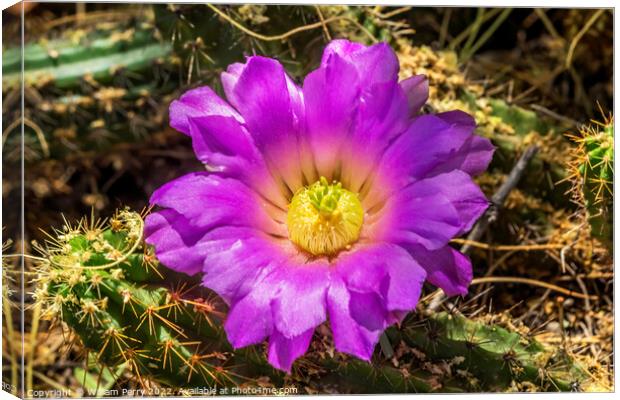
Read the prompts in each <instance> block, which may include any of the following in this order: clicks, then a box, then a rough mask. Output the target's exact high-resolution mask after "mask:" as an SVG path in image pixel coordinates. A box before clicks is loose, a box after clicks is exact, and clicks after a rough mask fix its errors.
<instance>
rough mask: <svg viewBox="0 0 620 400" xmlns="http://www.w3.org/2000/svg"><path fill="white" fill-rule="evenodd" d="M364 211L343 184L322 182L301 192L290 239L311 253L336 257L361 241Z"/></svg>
mask: <svg viewBox="0 0 620 400" xmlns="http://www.w3.org/2000/svg"><path fill="white" fill-rule="evenodd" d="M363 221H364V209H363V208H362V204H361V203H360V201H359V199H358V198H357V195H356V194H355V193H351V192H349V191H348V190H346V189H343V188H342V185H341V184H340V183H339V182H333V183H332V184H329V183H328V182H327V179H325V178H324V177H321V179H320V180H319V181H318V182H315V183H313V184H312V185H310V186H307V187H305V188H303V189H301V190H300V191H298V192H297V193H296V194H295V196H293V200H292V201H291V204H290V205H289V210H288V214H287V218H286V222H287V226H288V234H289V239H290V240H291V241H292V242H293V243H295V244H297V245H298V246H299V247H301V248H302V249H304V250H306V251H307V252H309V253H311V254H313V255H316V256H321V255H328V256H329V255H334V254H336V253H337V252H339V251H340V250H343V249H345V248H347V246H349V245H351V244H352V243H354V242H355V241H357V239H358V238H359V235H360V231H361V229H362V222H363Z"/></svg>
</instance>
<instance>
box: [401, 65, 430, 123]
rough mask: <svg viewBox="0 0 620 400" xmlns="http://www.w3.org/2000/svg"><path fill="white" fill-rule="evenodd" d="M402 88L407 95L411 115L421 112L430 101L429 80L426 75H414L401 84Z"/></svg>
mask: <svg viewBox="0 0 620 400" xmlns="http://www.w3.org/2000/svg"><path fill="white" fill-rule="evenodd" d="M400 87H401V88H402V89H403V91H404V92H405V93H406V94H407V100H408V102H409V115H415V114H417V113H418V112H420V109H421V108H422V106H423V105H424V104H425V103H426V101H427V100H428V79H427V78H426V75H414V76H412V77H409V78H407V79H404V80H402V81H401V82H400Z"/></svg>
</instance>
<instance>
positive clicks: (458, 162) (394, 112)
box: [145, 40, 494, 371]
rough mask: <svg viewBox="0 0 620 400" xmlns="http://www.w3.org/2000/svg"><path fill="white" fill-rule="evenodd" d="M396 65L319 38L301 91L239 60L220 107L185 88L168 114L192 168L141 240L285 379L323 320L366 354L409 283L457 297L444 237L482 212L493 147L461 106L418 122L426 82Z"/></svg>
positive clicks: (266, 61)
mask: <svg viewBox="0 0 620 400" xmlns="http://www.w3.org/2000/svg"><path fill="white" fill-rule="evenodd" d="M398 70H399V64H398V59H397V58H396V55H395V53H394V51H393V50H392V49H391V48H390V47H389V46H388V45H387V44H385V43H380V44H376V45H373V46H364V45H361V44H358V43H352V42H349V41H346V40H335V41H332V42H331V43H329V45H328V46H327V47H326V49H325V51H324V53H323V57H322V60H321V64H320V66H319V67H318V68H317V69H316V70H314V71H312V72H311V73H310V74H309V75H308V76H307V77H306V78H305V80H304V82H303V85H302V86H301V87H300V86H298V85H297V84H296V83H295V82H294V81H293V80H292V79H291V78H290V77H289V76H288V75H287V74H286V72H285V70H284V68H283V67H282V65H281V64H280V63H279V62H278V61H276V60H274V59H270V58H265V57H259V56H254V57H249V58H248V59H247V60H246V62H245V64H241V63H237V64H232V65H230V66H229V67H228V69H227V71H226V72H224V73H222V77H221V78H222V84H223V87H224V92H225V94H226V98H227V101H225V100H223V99H222V98H220V97H218V95H216V94H215V93H214V92H213V90H211V89H210V88H209V87H200V88H197V89H193V90H190V91H188V92H187V93H185V94H184V95H183V96H181V98H180V99H178V100H176V101H174V102H172V104H171V105H170V123H171V125H172V127H174V128H175V129H177V130H179V131H181V132H183V133H184V134H186V135H189V136H190V137H191V139H192V145H193V148H194V151H195V153H196V156H197V157H198V158H199V159H200V161H202V162H203V163H204V164H205V165H206V166H208V171H201V172H195V173H190V174H188V175H185V176H182V177H180V178H178V179H176V180H173V181H171V182H169V183H167V184H165V185H164V186H162V187H161V188H159V189H158V190H157V191H156V192H155V193H154V194H153V196H152V197H151V203H152V204H154V205H157V206H159V207H160V208H159V209H158V211H156V212H154V213H152V214H150V215H149V216H148V217H147V220H146V227H145V232H146V237H147V242H148V243H150V244H152V245H153V246H154V247H155V251H156V254H157V257H158V258H159V260H160V261H161V262H162V263H163V264H164V265H166V266H168V267H169V268H171V269H174V270H176V271H180V272H184V273H187V274H189V275H194V274H201V276H202V277H203V278H202V279H203V280H202V282H203V284H204V285H205V286H206V287H208V288H210V289H212V290H214V291H215V292H217V293H218V294H219V295H220V296H221V297H222V298H223V299H224V300H225V301H226V302H227V303H228V304H229V305H230V311H229V314H228V316H227V319H226V324H225V329H226V333H227V336H228V339H229V341H230V342H231V343H232V345H233V346H234V347H235V348H239V347H244V346H248V345H251V344H255V343H259V342H261V341H263V340H265V339H266V338H268V339H269V355H268V359H269V362H270V363H271V364H272V365H273V366H274V367H276V368H279V369H282V370H285V371H290V369H291V366H292V363H293V362H294V360H295V359H296V358H298V357H300V356H301V355H303V354H304V353H305V352H306V350H307V349H308V346H309V344H310V341H311V338H312V335H313V332H314V330H315V328H316V327H317V325H319V324H321V323H323V322H325V321H327V320H328V321H329V324H330V327H331V330H332V332H333V338H334V344H335V347H336V349H337V350H339V351H342V352H345V353H349V354H352V355H354V356H357V357H359V358H361V359H364V360H369V359H370V358H371V356H372V354H373V350H374V347H375V344H376V343H377V341H378V339H379V336H380V335H381V333H382V332H383V331H384V330H385V329H386V328H387V327H388V326H389V325H391V324H394V323H397V322H399V321H401V320H402V318H404V316H405V315H406V314H407V312H409V311H411V310H413V309H414V308H415V306H416V303H417V302H418V299H419V296H420V292H421V290H422V285H423V283H424V281H425V280H428V281H429V282H430V283H432V284H433V285H436V286H438V287H440V288H442V289H443V290H444V291H445V292H446V293H447V294H448V295H457V294H465V293H467V287H468V285H469V283H470V281H471V279H472V268H471V264H470V261H469V260H468V258H467V257H466V256H464V255H463V254H461V253H459V252H458V251H456V250H454V249H453V248H452V247H450V246H449V241H450V240H451V239H452V238H453V237H455V236H456V235H460V234H462V233H464V232H466V231H467V230H469V229H470V228H471V227H472V225H473V224H474V222H475V221H476V219H477V218H478V217H479V216H480V215H481V214H482V213H483V212H484V211H485V209H486V208H487V204H488V202H487V200H486V198H485V196H484V195H483V193H482V192H481V190H480V189H479V187H478V186H477V185H476V184H475V183H474V181H473V180H472V176H474V175H476V174H479V173H481V172H483V171H484V170H485V169H486V168H487V165H488V163H489V162H490V160H491V157H492V154H493V149H494V148H493V146H492V145H491V143H490V142H489V141H488V140H486V139H484V138H481V137H479V136H476V135H475V134H474V129H475V122H474V120H473V119H472V117H471V116H469V115H468V114H466V113H464V112H461V111H451V112H446V113H442V114H434V115H420V114H419V111H420V108H421V106H422V105H423V104H424V103H425V101H426V99H427V97H428V83H427V81H426V79H425V77H424V76H413V77H410V78H408V79H405V80H402V81H400V82H399V80H398Z"/></svg>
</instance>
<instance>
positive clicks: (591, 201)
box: [568, 115, 614, 247]
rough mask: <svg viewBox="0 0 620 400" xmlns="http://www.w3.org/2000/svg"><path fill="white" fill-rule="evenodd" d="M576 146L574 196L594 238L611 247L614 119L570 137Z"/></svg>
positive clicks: (583, 129)
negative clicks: (584, 212) (583, 212)
mask: <svg viewBox="0 0 620 400" xmlns="http://www.w3.org/2000/svg"><path fill="white" fill-rule="evenodd" d="M570 137H571V138H572V139H573V140H574V141H575V142H576V143H577V147H576V148H575V149H574V151H573V158H572V160H571V162H570V163H569V166H568V167H569V171H570V172H571V176H570V177H571V180H572V182H573V188H572V194H573V198H574V199H575V200H576V202H577V203H578V204H579V205H581V206H582V207H583V208H584V209H585V211H586V214H587V219H588V222H589V224H590V228H591V233H592V236H593V237H595V238H597V239H599V240H600V241H601V242H602V243H603V244H605V245H606V246H608V247H611V245H612V231H613V179H614V171H613V165H614V120H613V116H611V115H609V116H608V117H605V118H604V121H603V122H597V121H594V122H593V123H592V124H591V125H589V126H585V127H583V128H582V129H581V131H580V134H579V135H577V136H572V135H571V136H570Z"/></svg>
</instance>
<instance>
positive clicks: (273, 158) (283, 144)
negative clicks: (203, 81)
mask: <svg viewBox="0 0 620 400" xmlns="http://www.w3.org/2000/svg"><path fill="white" fill-rule="evenodd" d="M223 79H224V82H225V85H226V88H227V89H226V91H227V93H228V95H229V100H230V101H231V103H232V104H233V105H234V106H235V107H236V108H237V110H239V112H240V113H241V114H242V115H243V118H244V120H245V123H246V126H247V128H248V131H249V132H250V134H251V135H252V137H253V138H254V142H255V143H256V146H257V147H258V149H259V150H260V151H261V153H262V154H263V156H264V157H265V160H266V161H267V164H268V165H269V166H270V168H271V170H272V172H273V173H274V174H277V175H279V176H281V177H282V178H283V180H284V181H285V182H286V184H287V185H288V186H289V188H290V190H291V192H293V193H294V192H295V191H296V190H297V189H299V188H300V187H302V186H303V183H302V181H303V173H302V171H301V166H300V163H299V143H298V136H299V131H300V129H302V128H303V124H304V115H303V111H304V105H303V96H302V94H301V90H300V89H299V88H298V87H297V86H296V85H295V84H294V83H293V82H292V81H291V79H290V78H289V77H288V76H287V75H286V71H285V70H284V68H283V67H282V65H281V64H280V63H279V62H277V61H276V60H273V59H270V58H265V57H259V56H255V57H250V58H248V61H247V63H246V64H245V65H243V66H242V67H240V66H239V65H235V66H234V68H233V69H232V71H231V72H228V74H227V75H224V76H223Z"/></svg>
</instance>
